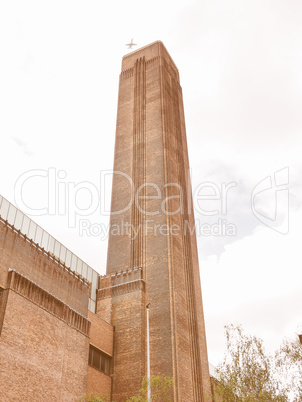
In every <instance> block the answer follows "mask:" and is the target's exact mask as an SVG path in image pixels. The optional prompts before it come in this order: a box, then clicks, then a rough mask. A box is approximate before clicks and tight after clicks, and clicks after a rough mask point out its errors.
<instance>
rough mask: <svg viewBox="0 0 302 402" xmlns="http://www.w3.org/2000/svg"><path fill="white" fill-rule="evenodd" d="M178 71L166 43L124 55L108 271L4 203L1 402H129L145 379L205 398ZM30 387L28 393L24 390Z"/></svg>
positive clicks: (190, 397)
mask: <svg viewBox="0 0 302 402" xmlns="http://www.w3.org/2000/svg"><path fill="white" fill-rule="evenodd" d="M188 172H189V162H188V151H187V141H186V131H185V120H184V111H183V100H182V90H181V86H180V82H179V73H178V69H177V67H176V65H175V64H174V62H173V60H172V58H171V56H170V55H169V54H168V52H167V50H166V48H165V47H164V45H163V44H162V42H160V41H157V42H154V43H152V44H151V45H148V46H146V47H144V48H141V49H138V50H137V51H134V52H132V53H130V54H128V55H126V56H124V58H123V62H122V71H121V74H120V84H119V98H118V113H117V127H116V143H115V159H114V176H113V187H112V206H111V221H110V236H109V244H108V258H107V273H106V275H104V276H99V275H98V274H97V273H96V271H94V270H93V269H92V268H91V267H89V266H87V264H85V263H84V262H83V261H82V260H80V259H79V258H78V257H76V256H75V255H74V254H73V253H71V252H70V251H69V250H67V249H66V248H65V247H64V246H63V245H62V244H60V243H59V242H58V241H56V240H55V239H54V238H52V237H51V236H50V235H49V234H48V233H46V232H45V231H44V230H43V229H42V228H40V227H39V226H37V225H36V224H35V223H34V222H32V221H30V220H29V218H28V217H26V216H25V215H23V214H22V213H21V212H20V211H18V210H17V209H16V208H15V207H14V206H13V205H11V204H9V203H8V201H6V200H5V199H4V198H2V197H1V198H0V216H1V219H0V230H1V232H0V233H1V237H0V252H1V257H0V294H1V299H0V331H1V332H0V353H1V356H3V357H4V359H2V358H1V360H2V361H1V367H0V369H1V378H0V381H1V384H5V386H4V388H3V390H4V394H3V395H5V396H6V398H7V400H10V399H14V398H20V399H22V398H23V400H27V399H28V400H33V401H34V400H40V399H41V398H42V399H44V400H53V401H56V400H57V401H65V400H66V401H73V400H77V398H78V397H79V396H81V395H83V394H84V393H89V392H95V393H100V394H102V395H104V394H106V395H107V396H108V397H109V398H110V399H111V400H114V401H116V402H119V401H126V399H127V398H128V397H130V396H132V395H134V394H136V393H137V391H138V390H139V388H140V384H141V380H142V379H143V378H144V377H146V375H147V358H146V356H147V332H146V331H147V329H146V328H147V322H146V305H149V312H150V369H151V375H165V376H169V377H173V380H174V387H173V391H171V399H172V400H174V401H196V402H197V401H198V402H199V401H205V400H207V399H208V398H209V397H210V395H211V385H210V376H209V367H208V358H207V347H206V338H205V327H204V317H203V306H202V296H201V286H200V275H199V266H198V255H197V245H196V235H195V231H194V212H193V204H192V195H191V184H190V176H189V174H188ZM29 384H30V385H29Z"/></svg>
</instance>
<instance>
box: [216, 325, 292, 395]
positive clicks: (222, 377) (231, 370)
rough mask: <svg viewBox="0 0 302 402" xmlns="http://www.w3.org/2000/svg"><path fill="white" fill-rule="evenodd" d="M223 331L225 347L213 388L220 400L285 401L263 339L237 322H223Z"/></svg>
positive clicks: (284, 392) (283, 390)
mask: <svg viewBox="0 0 302 402" xmlns="http://www.w3.org/2000/svg"><path fill="white" fill-rule="evenodd" d="M225 334H226V343H227V349H226V353H225V357H224V360H223V362H222V363H221V364H220V365H219V366H218V368H217V379H218V381H219V382H218V385H217V388H216V390H217V391H218V393H219V394H220V395H221V397H222V399H223V401H225V402H233V401H238V402H254V401H259V402H260V401H261V402H262V401H263V402H264V401H265V402H269V401H278V402H283V401H288V398H287V396H286V390H285V389H284V388H282V387H281V386H280V382H279V381H278V375H277V374H276V371H275V363H274V359H272V358H271V357H270V356H268V355H266V354H265V351H264V347H263V341H262V340H261V339H258V338H257V337H256V336H253V335H248V334H246V333H245V332H244V331H243V329H242V328H241V327H240V326H234V325H228V326H225Z"/></svg>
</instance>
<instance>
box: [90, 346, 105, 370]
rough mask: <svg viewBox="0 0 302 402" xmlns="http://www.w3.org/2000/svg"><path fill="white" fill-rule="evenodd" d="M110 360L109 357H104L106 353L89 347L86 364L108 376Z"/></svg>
mask: <svg viewBox="0 0 302 402" xmlns="http://www.w3.org/2000/svg"><path fill="white" fill-rule="evenodd" d="M110 360H111V357H110V356H108V355H106V353H104V352H102V351H100V350H99V349H97V348H95V347H94V346H91V345H90V347H89V359H88V364H89V366H92V367H94V368H96V369H98V370H100V371H102V372H103V373H105V374H108V375H109V374H110Z"/></svg>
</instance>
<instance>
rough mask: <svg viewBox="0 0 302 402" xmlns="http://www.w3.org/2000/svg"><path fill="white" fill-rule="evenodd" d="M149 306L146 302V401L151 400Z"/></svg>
mask: <svg viewBox="0 0 302 402" xmlns="http://www.w3.org/2000/svg"><path fill="white" fill-rule="evenodd" d="M149 306H150V303H149V304H147V306H146V308H147V382H148V384H147V397H148V402H150V401H151V384H150V336H149Z"/></svg>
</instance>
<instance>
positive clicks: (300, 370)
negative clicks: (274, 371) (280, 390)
mask: <svg viewBox="0 0 302 402" xmlns="http://www.w3.org/2000/svg"><path fill="white" fill-rule="evenodd" d="M276 366H277V367H278V368H279V370H280V371H281V373H282V377H283V378H284V381H285V382H286V387H287V388H288V389H289V390H290V394H291V397H292V400H293V401H294V402H298V401H302V345H301V343H300V341H299V338H298V337H297V338H296V339H295V340H291V339H286V340H284V341H283V342H282V344H281V346H280V349H279V350H278V351H277V352H276Z"/></svg>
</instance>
